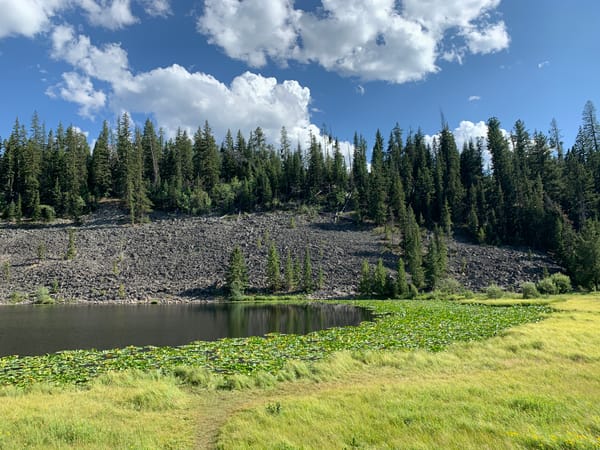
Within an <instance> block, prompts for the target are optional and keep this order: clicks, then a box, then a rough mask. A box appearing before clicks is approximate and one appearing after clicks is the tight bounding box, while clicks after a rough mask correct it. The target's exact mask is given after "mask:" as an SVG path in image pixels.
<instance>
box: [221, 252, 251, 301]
mask: <svg viewBox="0 0 600 450" xmlns="http://www.w3.org/2000/svg"><path fill="white" fill-rule="evenodd" d="M225 283H226V284H225V286H226V290H227V293H228V295H229V298H230V299H231V300H241V298H242V297H243V295H244V292H245V291H246V287H247V286H248V270H247V268H246V263H245V261H244V254H243V253H242V249H241V248H240V246H239V245H236V246H235V248H234V249H233V252H232V253H231V256H230V257H229V266H228V268H227V274H226V276H225Z"/></svg>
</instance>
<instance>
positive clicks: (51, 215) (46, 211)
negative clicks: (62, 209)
mask: <svg viewBox="0 0 600 450" xmlns="http://www.w3.org/2000/svg"><path fill="white" fill-rule="evenodd" d="M40 217H41V218H42V220H43V221H44V222H52V221H54V219H56V211H54V208H53V207H52V206H50V205H40Z"/></svg>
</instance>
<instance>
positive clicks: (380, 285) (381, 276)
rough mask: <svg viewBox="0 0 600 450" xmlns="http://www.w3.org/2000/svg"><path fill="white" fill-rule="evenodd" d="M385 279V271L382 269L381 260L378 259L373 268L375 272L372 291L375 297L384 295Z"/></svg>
mask: <svg viewBox="0 0 600 450" xmlns="http://www.w3.org/2000/svg"><path fill="white" fill-rule="evenodd" d="M386 279H387V272H386V271H385V267H383V260H382V259H381V258H379V260H378V261H377V265H376V266H375V271H374V272H373V291H374V292H375V294H376V295H378V296H383V295H385V291H386Z"/></svg>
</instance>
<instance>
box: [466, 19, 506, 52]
mask: <svg viewBox="0 0 600 450" xmlns="http://www.w3.org/2000/svg"><path fill="white" fill-rule="evenodd" d="M463 35H464V37H465V40H466V41H467V46H468V48H469V50H470V51H471V53H479V54H482V55H486V54H488V53H494V52H497V51H499V50H502V49H505V48H507V47H508V44H509V43H510V37H509V36H508V32H507V31H506V25H505V24H504V22H503V21H500V22H498V23H496V24H492V25H485V26H483V27H474V28H471V27H468V28H466V29H465V30H464V31H463Z"/></svg>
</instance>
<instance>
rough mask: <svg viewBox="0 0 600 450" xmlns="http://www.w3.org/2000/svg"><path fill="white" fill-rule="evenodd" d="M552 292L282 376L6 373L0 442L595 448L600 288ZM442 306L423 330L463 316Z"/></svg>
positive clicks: (599, 425)
mask: <svg viewBox="0 0 600 450" xmlns="http://www.w3.org/2000/svg"><path fill="white" fill-rule="evenodd" d="M553 306H554V307H555V308H556V309H557V312H555V313H552V314H551V315H550V317H549V318H547V319H545V320H543V321H541V322H537V323H528V324H525V325H520V326H517V327H515V328H511V329H506V328H504V327H502V328H503V331H500V332H499V335H498V336H497V337H494V338H491V339H488V340H485V341H469V342H457V343H453V344H452V343H450V342H452V341H453V339H449V340H448V339H447V340H446V341H445V342H444V346H445V349H444V350H442V351H439V350H441V348H438V347H434V348H433V350H437V351H431V350H424V349H416V350H410V351H406V349H403V350H398V349H396V350H394V349H391V350H383V351H381V350H376V351H369V350H366V349H365V348H362V347H361V348H359V349H351V350H345V351H337V352H335V353H333V354H332V356H329V357H327V358H326V359H325V360H323V361H321V362H316V363H307V362H293V363H288V364H287V365H286V366H285V368H284V370H282V371H281V372H280V373H281V376H280V377H279V380H285V379H286V378H289V379H293V381H289V382H279V383H273V382H272V381H273V380H272V379H267V380H266V381H265V382H264V383H261V382H257V379H258V380H260V377H263V376H264V374H263V375H261V374H260V373H258V372H257V373H254V374H245V373H242V374H238V375H234V376H231V377H229V381H228V382H227V383H224V382H223V380H224V378H223V377H219V376H217V375H214V374H212V373H210V372H209V371H207V370H205V369H197V370H195V371H193V370H190V372H189V373H186V374H184V375H185V376H184V377H183V378H185V379H186V381H187V383H182V378H181V377H180V378H176V377H174V376H172V375H165V374H164V373H163V374H159V373H157V372H154V371H149V372H148V371H144V372H139V371H126V372H121V373H112V372H109V373H107V374H104V375H100V376H99V377H98V378H96V379H94V380H93V381H91V382H90V383H88V384H86V385H85V386H84V387H81V386H79V387H78V386H73V385H70V384H64V385H61V386H59V387H57V386H52V387H50V386H48V385H46V384H41V383H34V384H32V385H30V386H27V387H25V388H22V387H21V388H19V387H14V386H6V387H4V388H0V417H2V420H0V448H2V449H4V448H6V449H12V448H15V449H16V448H194V447H195V448H211V447H217V448H224V449H229V448H260V449H262V448H274V449H275V448H276V449H291V448H415V449H416V448H423V449H425V448H434V449H437V448H456V449H468V448H473V449H481V448H490V449H497V448H500V449H501V448H531V449H571V448H573V449H598V448H600V296H597V295H589V296H573V297H569V298H566V297H565V298H562V299H560V301H559V302H556V303H553ZM479 308H481V307H476V308H475V309H474V310H473V311H475V312H479V313H478V314H482V313H481V311H483V310H481V309H479ZM491 309H492V310H494V311H497V310H504V309H506V310H508V311H510V308H491ZM456 311H459V312H460V314H458V313H457V314H458V317H459V318H463V319H464V316H463V315H462V310H461V309H459V310H456ZM444 314H446V313H444ZM476 316H477V314H475V317H476ZM445 317H446V318H445V319H444V320H438V321H437V322H435V321H433V322H431V321H430V322H428V323H429V325H428V326H427V327H426V328H427V335H428V336H430V335H433V334H432V330H431V329H430V328H435V327H438V328H444V330H445V332H446V334H448V333H453V332H456V333H458V331H457V330H462V328H461V327H458V328H455V327H452V326H450V325H449V324H448V323H447V322H448V320H450V318H449V317H448V316H445ZM485 317H486V318H487V316H485ZM461 320H462V319H461ZM486 320H489V319H486ZM434 323H435V326H434V325H433V324H434ZM389 333H390V334H391V333H392V332H391V331H390V332H389ZM366 335H367V337H368V336H369V335H368V334H366ZM375 335H376V334H374V335H373V336H375ZM463 340H464V339H463ZM436 342H437V341H436ZM448 344H449V345H448ZM425 348H428V347H427V346H425ZM194 379H197V380H198V383H190V381H192V380H194ZM192 384H197V385H198V386H202V387H195V386H193V385H192ZM257 385H258V386H260V385H263V386H265V387H262V388H257V387H251V388H244V386H257ZM214 387H220V388H223V387H228V388H229V389H225V390H224V389H214ZM236 388H238V389H236Z"/></svg>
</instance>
